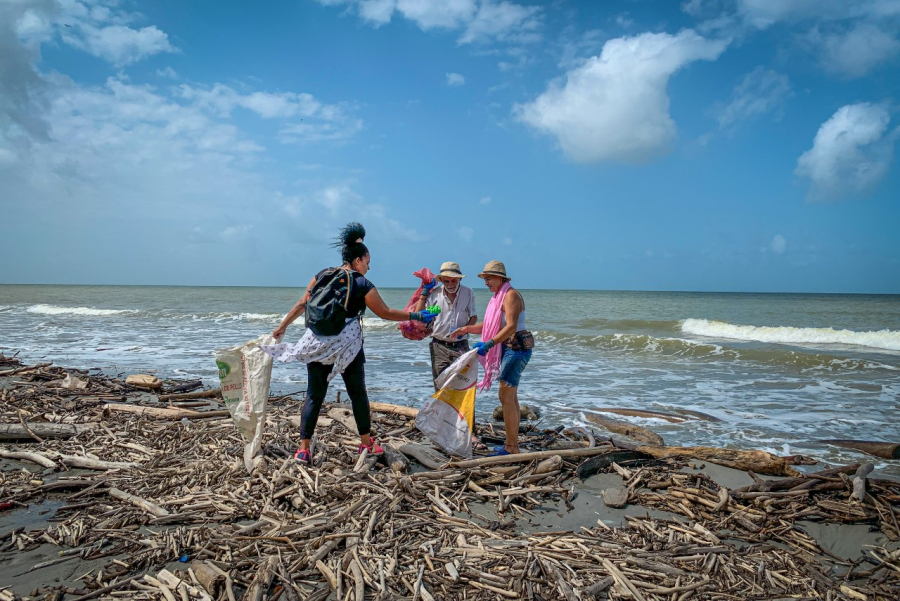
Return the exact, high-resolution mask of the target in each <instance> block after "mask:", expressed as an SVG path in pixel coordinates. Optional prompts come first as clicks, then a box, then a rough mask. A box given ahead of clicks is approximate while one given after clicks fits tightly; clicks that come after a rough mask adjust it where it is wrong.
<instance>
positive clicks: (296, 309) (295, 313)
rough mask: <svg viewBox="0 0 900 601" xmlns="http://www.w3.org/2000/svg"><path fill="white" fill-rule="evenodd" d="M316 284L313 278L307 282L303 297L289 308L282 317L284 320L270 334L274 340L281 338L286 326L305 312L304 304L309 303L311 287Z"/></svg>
mask: <svg viewBox="0 0 900 601" xmlns="http://www.w3.org/2000/svg"><path fill="white" fill-rule="evenodd" d="M315 283H316V278H313V279H311V280H310V281H309V285H308V286H307V287H306V292H304V293H303V296H301V297H300V300H298V301H297V304H296V305H294V306H293V307H291V310H290V311H288V314H287V315H285V316H284V319H282V320H281V325H279V326H278V327H277V328H275V331H274V332H272V335H273V336H275V338H281V337H282V336H284V332H285V331H286V330H287V328H288V326H289V325H291V324H292V323H294V322H295V321H296V320H297V319H298V318H299V317H300V316H301V315H303V312H304V311H306V303H308V302H309V291H310V290H312V288H313V286H314V285H315Z"/></svg>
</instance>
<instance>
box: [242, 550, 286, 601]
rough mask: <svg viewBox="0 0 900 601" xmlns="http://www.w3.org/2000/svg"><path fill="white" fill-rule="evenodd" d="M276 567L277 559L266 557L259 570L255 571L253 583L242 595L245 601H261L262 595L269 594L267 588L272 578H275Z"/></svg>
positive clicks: (271, 556) (272, 556)
mask: <svg viewBox="0 0 900 601" xmlns="http://www.w3.org/2000/svg"><path fill="white" fill-rule="evenodd" d="M277 566H278V558H277V557H276V556H274V555H270V556H269V557H267V558H266V559H265V561H263V562H262V563H261V564H260V566H259V570H257V571H256V578H254V579H253V583H252V584H251V585H250V588H248V589H247V592H246V593H245V594H244V599H246V600H247V601H261V600H262V598H263V595H264V594H266V593H268V592H269V587H270V586H271V585H272V578H274V577H275V570H276V568H277Z"/></svg>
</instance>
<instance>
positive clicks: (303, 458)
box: [294, 449, 312, 465]
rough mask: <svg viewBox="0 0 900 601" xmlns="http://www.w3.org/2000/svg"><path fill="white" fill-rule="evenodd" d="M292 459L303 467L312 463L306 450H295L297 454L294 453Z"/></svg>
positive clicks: (310, 455)
mask: <svg viewBox="0 0 900 601" xmlns="http://www.w3.org/2000/svg"><path fill="white" fill-rule="evenodd" d="M294 459H296V460H297V461H299V462H300V463H302V464H303V465H309V464H311V463H312V454H311V453H310V452H309V451H308V450H305V449H297V452H296V453H294Z"/></svg>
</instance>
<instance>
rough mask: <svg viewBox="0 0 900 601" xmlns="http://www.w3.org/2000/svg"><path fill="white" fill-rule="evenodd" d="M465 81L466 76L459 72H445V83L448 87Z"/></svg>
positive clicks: (462, 83) (459, 84)
mask: <svg viewBox="0 0 900 601" xmlns="http://www.w3.org/2000/svg"><path fill="white" fill-rule="evenodd" d="M465 83H466V78H465V77H463V76H462V75H460V74H459V73H447V85H448V86H450V87H454V86H461V85H464V84H465Z"/></svg>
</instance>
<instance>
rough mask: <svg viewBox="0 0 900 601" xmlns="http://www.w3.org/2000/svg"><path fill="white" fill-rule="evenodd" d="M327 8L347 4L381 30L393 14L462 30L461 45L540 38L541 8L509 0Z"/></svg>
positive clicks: (412, 0) (383, 0) (325, 0)
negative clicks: (537, 32) (538, 33)
mask: <svg viewBox="0 0 900 601" xmlns="http://www.w3.org/2000/svg"><path fill="white" fill-rule="evenodd" d="M317 2H319V4H323V5H325V6H338V5H346V6H348V7H349V9H350V10H354V11H355V12H356V13H357V14H359V16H360V18H362V19H363V20H364V21H366V22H367V23H370V24H371V25H373V26H375V27H380V26H382V25H385V24H387V23H389V22H390V21H391V19H392V18H393V15H394V13H395V12H396V13H399V14H400V15H401V16H402V17H403V18H405V19H408V20H410V21H412V22H413V23H415V24H416V25H417V26H418V27H419V28H420V29H422V30H423V31H428V30H431V29H447V30H451V31H454V30H455V31H459V30H461V31H462V34H461V36H460V38H459V40H458V41H459V43H460V44H470V43H474V42H489V41H493V40H501V41H511V42H531V41H535V40H537V39H539V36H537V34H536V31H537V29H539V28H540V25H541V23H540V18H539V16H540V13H541V9H540V7H537V6H523V5H521V4H516V3H514V2H510V1H509V0H499V1H498V0H317Z"/></svg>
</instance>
